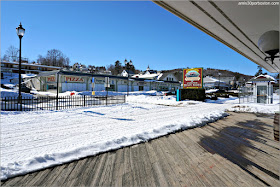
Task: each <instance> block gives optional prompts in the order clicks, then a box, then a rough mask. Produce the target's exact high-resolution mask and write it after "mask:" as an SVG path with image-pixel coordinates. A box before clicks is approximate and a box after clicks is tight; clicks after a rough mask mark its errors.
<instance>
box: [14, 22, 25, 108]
mask: <svg viewBox="0 0 280 187" xmlns="http://www.w3.org/2000/svg"><path fill="white" fill-rule="evenodd" d="M16 31H17V35H18V37H19V66H18V100H19V105H20V111H22V100H21V38H22V37H23V35H24V33H25V29H24V28H23V27H22V25H21V23H20V24H19V26H18V27H17V28H16Z"/></svg>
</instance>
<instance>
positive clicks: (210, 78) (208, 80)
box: [203, 76, 224, 83]
mask: <svg viewBox="0 0 280 187" xmlns="http://www.w3.org/2000/svg"><path fill="white" fill-rule="evenodd" d="M203 82H204V83H210V82H222V83H224V81H219V80H218V79H215V78H213V77H209V76H207V77H204V78H203Z"/></svg>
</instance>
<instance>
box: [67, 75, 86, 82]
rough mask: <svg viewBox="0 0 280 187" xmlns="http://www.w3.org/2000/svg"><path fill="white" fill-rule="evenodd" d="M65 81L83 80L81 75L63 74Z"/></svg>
mask: <svg viewBox="0 0 280 187" xmlns="http://www.w3.org/2000/svg"><path fill="white" fill-rule="evenodd" d="M65 82H84V79H83V78H82V77H74V76H65Z"/></svg>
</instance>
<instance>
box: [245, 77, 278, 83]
mask: <svg viewBox="0 0 280 187" xmlns="http://www.w3.org/2000/svg"><path fill="white" fill-rule="evenodd" d="M250 81H252V82H256V81H257V82H258V81H270V82H274V83H275V82H277V81H276V79H275V78H274V77H272V76H270V75H259V76H257V77H254V78H252V79H251V80H250Z"/></svg>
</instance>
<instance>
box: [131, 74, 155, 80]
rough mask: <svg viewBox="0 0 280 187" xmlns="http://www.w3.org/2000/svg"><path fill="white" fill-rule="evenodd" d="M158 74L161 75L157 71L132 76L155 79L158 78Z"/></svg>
mask: <svg viewBox="0 0 280 187" xmlns="http://www.w3.org/2000/svg"><path fill="white" fill-rule="evenodd" d="M157 76H159V73H157V74H145V75H139V74H137V75H134V76H132V77H137V78H144V79H154V78H156V77H157Z"/></svg>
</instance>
